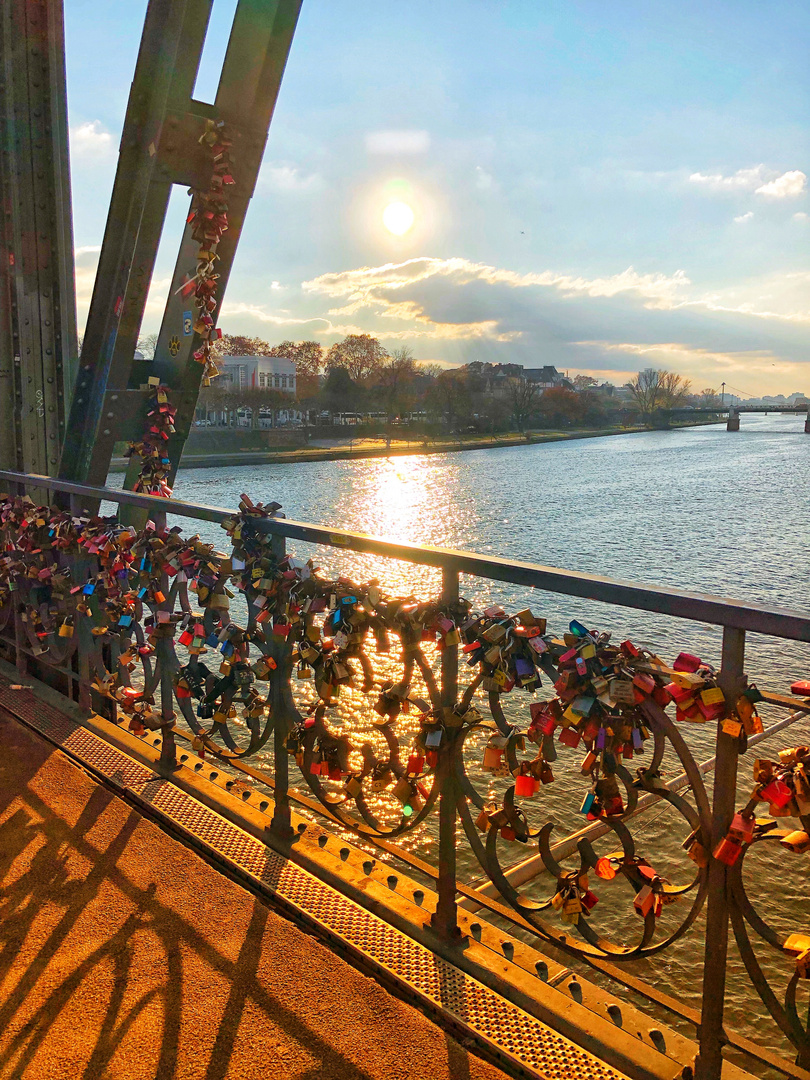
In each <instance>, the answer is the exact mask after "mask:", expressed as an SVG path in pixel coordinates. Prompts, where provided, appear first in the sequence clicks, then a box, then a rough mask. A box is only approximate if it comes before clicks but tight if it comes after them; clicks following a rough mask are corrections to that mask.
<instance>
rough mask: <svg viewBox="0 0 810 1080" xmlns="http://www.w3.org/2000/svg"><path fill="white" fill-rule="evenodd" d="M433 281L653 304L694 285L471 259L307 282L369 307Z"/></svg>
mask: <svg viewBox="0 0 810 1080" xmlns="http://www.w3.org/2000/svg"><path fill="white" fill-rule="evenodd" d="M428 278H452V279H453V280H454V281H455V282H456V283H457V284H466V283H469V282H471V281H485V282H487V283H488V284H490V285H496V284H503V285H508V286H510V287H511V288H528V287H530V286H541V287H545V288H554V289H557V290H558V291H559V292H561V293H562V294H563V295H564V296H566V295H567V296H573V295H575V294H578V293H585V294H587V295H588V296H616V295H618V294H619V293H623V292H631V293H636V294H638V295H639V296H641V297H644V298H645V299H648V300H651V301H660V300H673V299H674V298H675V297H676V295H677V293H678V291H679V290H680V289H682V288H683V287H684V286H685V285H689V284H690V281H689V278H688V277H687V276H686V274H685V273H684V272H683V270H677V271H676V272H675V273H674V274H673V275H671V276H668V275H666V274H639V273H637V272H636V270H634V269H633V267H632V266H629V267H628V268H627V269H626V270H623V271H621V273H618V274H612V275H610V276H609V277H597V278H586V277H573V276H571V275H570V274H559V273H556V272H554V271H552V270H544V271H542V272H541V273H530V274H519V273H517V272H516V271H514V270H503V269H499V268H498V267H495V266H488V265H487V264H486V263H475V262H471V261H470V260H468V259H461V258H451V259H434V258H428V257H427V256H420V257H417V258H414V259H408V260H406V261H405V262H401V263H385V264H384V265H383V266H364V267H361V268H360V269H358V270H342V271H338V272H336V273H331V274H321V275H320V276H319V277H316V278H313V279H312V280H310V281H305V282H303V288H304V289H305V290H306V291H308V292H319V293H324V294H325V295H327V296H333V297H338V296H348V297H350V298H351V299H352V300H353V302H360V303H368V302H371V301H373V299H374V298H375V297H376V296H378V295H379V293H381V292H390V291H392V290H397V289H402V288H404V287H405V286H407V285H412V284H414V283H415V282H419V281H425V280H427V279H428Z"/></svg>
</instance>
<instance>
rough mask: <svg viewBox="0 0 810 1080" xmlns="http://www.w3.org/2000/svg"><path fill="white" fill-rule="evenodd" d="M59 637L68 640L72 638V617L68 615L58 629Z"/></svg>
mask: <svg viewBox="0 0 810 1080" xmlns="http://www.w3.org/2000/svg"><path fill="white" fill-rule="evenodd" d="M59 637H61V638H69V637H73V616H72V615H68V616H67V617H66V618H65V620H64V622H63V623H62V625H61V626H60V627H59Z"/></svg>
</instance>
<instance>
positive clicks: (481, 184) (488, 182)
mask: <svg viewBox="0 0 810 1080" xmlns="http://www.w3.org/2000/svg"><path fill="white" fill-rule="evenodd" d="M475 186H476V187H477V188H478V190H479V191H491V190H492V188H493V187H494V186H495V180H494V179H493V177H492V174H491V173H488V172H487V171H486V169H482V168H481V166H480V165H476V166H475Z"/></svg>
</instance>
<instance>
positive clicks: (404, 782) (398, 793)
mask: <svg viewBox="0 0 810 1080" xmlns="http://www.w3.org/2000/svg"><path fill="white" fill-rule="evenodd" d="M391 794H392V795H393V796H394V798H395V799H399V801H400V802H401V803H407V802H409V801H410V798H411V796H412V795H413V788H412V787H411V783H410V781H409V780H408V779H407V777H405V776H400V778H399V779H398V780H397V782H396V784H394V786H393V788H392V789H391Z"/></svg>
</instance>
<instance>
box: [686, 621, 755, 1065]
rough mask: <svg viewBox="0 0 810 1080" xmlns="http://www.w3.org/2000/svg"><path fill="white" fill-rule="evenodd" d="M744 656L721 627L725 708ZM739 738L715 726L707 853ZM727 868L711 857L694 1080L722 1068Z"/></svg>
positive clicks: (719, 830) (721, 826)
mask: <svg viewBox="0 0 810 1080" xmlns="http://www.w3.org/2000/svg"><path fill="white" fill-rule="evenodd" d="M744 660H745V631H744V630H736V629H733V628H731V627H728V626H727V627H725V628H724V630H723V658H722V664H721V668H720V677H719V680H718V681H719V683H720V686H721V688H722V690H723V693H724V694H725V698H726V702H727V707H728V708H729V709H730V708H733V706H734V703H735V702H736V700H737V696H738V695H739V693H740V691H741V689H742V675H743V668H744ZM738 753H739V742H738V739H737V738H736V737H735V736H732V735H726V734H725V733H724V731H723V729H722V722H721V724H720V725H718V728H717V764H716V766H715V770H714V791H713V796H712V836H711V851H712V852H713V851H714V849H715V848H716V847H717V845H718V843H719V842H720V841H721V840H722V838H723V837H724V836H725V835H726V833H727V832H728V829H729V826H730V824H731V819H732V817H733V815H734V810H735V804H736V799H737V757H738ZM726 873H727V868H726V866H725V865H724V864H723V863H721V862H719V861H718V860H717V859H715V858H713V857H711V856H710V862H709V892H708V902H707V910H706V945H705V951H704V962H703V1004H702V1009H701V1016H700V1031H699V1036H700V1038H699V1045H700V1049H699V1052H698V1057H697V1060H696V1061H695V1080H720V1072H721V1070H722V1067H723V1045H724V1044H725V1042H726V1037H725V1034H724V1032H723V1009H724V1005H725V994H726V966H727V956H728V914H729V913H728V890H727V881H726Z"/></svg>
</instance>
